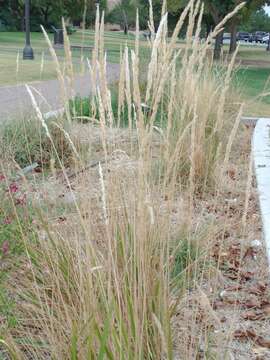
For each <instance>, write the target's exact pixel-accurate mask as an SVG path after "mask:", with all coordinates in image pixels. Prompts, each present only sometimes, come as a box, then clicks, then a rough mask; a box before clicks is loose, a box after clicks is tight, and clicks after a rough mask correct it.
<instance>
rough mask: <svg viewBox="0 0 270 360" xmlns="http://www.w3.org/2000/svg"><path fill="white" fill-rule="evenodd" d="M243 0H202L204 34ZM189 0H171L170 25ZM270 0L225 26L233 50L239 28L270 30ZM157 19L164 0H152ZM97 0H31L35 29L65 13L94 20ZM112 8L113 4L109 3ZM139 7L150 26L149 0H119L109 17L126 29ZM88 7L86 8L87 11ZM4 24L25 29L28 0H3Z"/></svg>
mask: <svg viewBox="0 0 270 360" xmlns="http://www.w3.org/2000/svg"><path fill="white" fill-rule="evenodd" d="M107 1H110V0H100V1H99V3H100V7H101V9H106V10H108V7H107ZM241 1H242V0H202V2H203V3H204V21H203V32H204V34H202V36H205V35H207V34H208V33H209V31H210V30H211V28H213V27H215V26H216V25H217V24H218V23H219V22H220V21H221V20H222V19H223V18H224V16H226V14H228V13H229V12H230V11H232V10H233V9H234V8H235V7H236V6H237V5H238V4H240V3H241ZM187 2H188V0H167V8H168V19H169V26H171V28H173V27H174V24H175V22H176V20H177V18H178V17H179V15H180V14H181V12H182V11H183V9H184V7H185V6H186V4H187ZM266 3H267V4H270V0H246V4H245V6H244V7H243V8H242V10H241V11H240V12H239V13H238V14H236V15H235V16H234V17H233V18H232V19H231V20H230V22H229V23H228V24H227V28H226V29H224V30H226V31H228V32H230V33H231V43H230V52H231V53H232V52H233V51H235V49H236V34H237V31H239V30H246V31H250V32H253V31H257V30H260V31H267V32H270V18H269V17H268V15H267V14H266V13H265V11H264V6H265V4H266ZM152 4H153V10H154V11H153V13H154V20H155V22H156V23H158V22H159V19H160V14H161V6H162V1H161V0H152ZM95 7H96V0H57V1H55V0H32V1H31V29H32V30H33V31H39V30H40V24H42V25H43V26H44V27H45V28H50V26H51V25H54V26H58V25H60V22H61V17H62V16H64V17H65V18H66V19H68V20H69V21H70V22H71V23H73V24H76V25H79V24H80V22H81V20H82V18H83V14H84V13H85V20H86V25H87V26H89V25H91V24H93V22H94V17H95ZM109 8H110V7H109ZM137 9H138V10H139V15H140V27H141V29H146V28H147V18H148V1H147V0H119V1H118V3H117V4H116V6H114V7H113V8H110V10H108V11H107V12H106V20H107V21H109V22H112V23H117V24H119V25H120V26H121V27H122V28H123V30H124V31H125V32H127V31H128V29H129V28H130V27H134V26H135V21H136V10H137ZM85 10H86V11H85ZM0 28H2V29H7V30H23V28H24V0H0ZM222 41H223V32H222V31H221V32H220V34H218V36H217V37H216V40H215V48H214V57H215V59H219V57H220V52H221V46H222Z"/></svg>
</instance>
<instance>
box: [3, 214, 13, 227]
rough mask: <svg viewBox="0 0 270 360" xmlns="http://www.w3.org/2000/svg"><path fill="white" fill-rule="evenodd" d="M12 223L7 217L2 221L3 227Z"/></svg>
mask: <svg viewBox="0 0 270 360" xmlns="http://www.w3.org/2000/svg"><path fill="white" fill-rule="evenodd" d="M11 223H12V219H11V218H10V217H9V216H7V217H6V218H5V219H4V224H5V225H9V224H11Z"/></svg>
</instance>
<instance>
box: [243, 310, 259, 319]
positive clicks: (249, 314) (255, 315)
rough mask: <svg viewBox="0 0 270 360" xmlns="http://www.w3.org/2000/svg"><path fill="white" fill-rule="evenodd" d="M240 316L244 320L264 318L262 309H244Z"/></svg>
mask: <svg viewBox="0 0 270 360" xmlns="http://www.w3.org/2000/svg"><path fill="white" fill-rule="evenodd" d="M241 317H242V318H243V319H244V320H252V321H256V320H262V319H264V318H265V315H264V313H263V311H261V310H257V311H255V310H249V311H245V312H244V313H243V314H242V315H241Z"/></svg>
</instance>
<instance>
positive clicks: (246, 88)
mask: <svg viewBox="0 0 270 360" xmlns="http://www.w3.org/2000/svg"><path fill="white" fill-rule="evenodd" d="M49 37H50V38H51V40H53V34H49ZM104 40H105V50H106V52H107V59H108V61H109V62H113V63H118V62H119V54H120V49H121V48H122V49H123V48H124V47H125V46H126V45H127V46H128V47H129V48H130V49H134V35H133V34H128V35H124V34H123V33H122V32H105V39H104ZM31 41H32V46H33V49H34V51H35V60H34V61H23V60H22V49H23V47H24V33H19V32H0V86H1V85H9V84H16V83H23V82H31V81H37V80H44V79H52V78H55V76H56V72H55V65H54V64H53V62H52V60H51V57H50V54H49V50H48V46H47V43H46V41H45V39H44V36H43V34H42V33H32V34H31ZM70 41H71V44H72V45H85V46H90V47H92V46H93V45H94V31H92V30H86V31H85V32H84V34H83V32H82V31H77V32H76V33H74V34H72V35H71V36H70ZM182 46H184V45H182ZM227 48H228V47H226V46H224V52H225V54H226V52H227ZM18 52H19V56H18ZM140 52H141V58H142V59H144V58H146V57H147V54H149V49H148V43H147V41H145V40H144V39H141V43H140ZM42 54H43V55H42ZM57 54H58V56H59V58H60V60H61V62H63V61H64V51H63V49H60V50H59V49H58V50H57ZM72 54H73V62H74V68H75V71H77V72H79V71H82V69H83V67H84V66H85V63H86V58H91V51H89V49H87V50H84V51H82V50H79V49H76V50H73V51H72ZM42 56H43V58H44V66H43V68H42V67H41V63H42ZM237 58H238V60H241V61H242V62H243V66H242V67H240V68H239V69H238V70H237V72H236V74H235V77H234V83H235V85H236V87H237V88H239V89H240V91H241V93H242V96H243V98H244V99H246V100H247V102H248V106H247V110H246V111H247V112H249V113H250V112H261V111H262V109H263V112H264V113H267V114H268V115H270V96H269V95H268V96H265V97H263V98H261V99H257V96H258V95H259V94H261V93H262V92H265V91H268V90H270V84H268V82H267V80H268V78H269V76H270V53H268V52H266V51H265V48H264V47H257V46H248V45H247V46H246V45H243V46H242V47H241V48H240V49H239V54H238V57H237ZM17 59H19V62H17ZM82 59H83V60H82ZM268 60H269V68H268V67H267V61H268ZM245 61H250V62H252V64H251V66H252V67H246V66H245ZM260 62H261V63H260ZM17 70H18V71H17ZM41 70H42V71H41ZM254 99H256V100H255V101H254ZM251 104H252V105H251Z"/></svg>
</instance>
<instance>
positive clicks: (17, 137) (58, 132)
mask: <svg viewBox="0 0 270 360" xmlns="http://www.w3.org/2000/svg"><path fill="white" fill-rule="evenodd" d="M48 128H49V132H50V135H51V138H52V141H53V145H52V141H51V140H50V139H49V137H48V136H47V135H46V132H45V130H44V128H43V127H42V126H41V125H40V124H39V122H38V121H37V119H33V118H29V119H24V120H23V119H19V120H18V121H10V122H6V123H4V124H3V125H2V129H1V135H0V149H1V153H2V154H5V156H6V157H7V158H8V159H13V160H14V161H15V162H16V163H17V164H18V165H19V166H20V167H22V168H23V167H25V166H28V165H29V164H32V163H34V162H37V163H39V164H40V165H42V166H43V167H47V166H49V164H50V160H51V159H56V160H57V159H58V157H59V158H60V160H61V161H62V162H63V163H64V164H65V165H66V166H68V165H69V164H70V163H71V162H72V160H73V153H72V149H71V146H70V143H69V141H68V140H67V139H66V137H65V135H64V132H63V130H62V129H60V128H59V127H57V126H56V125H54V124H53V123H51V122H49V123H48ZM56 152H57V154H56ZM56 165H58V166H59V163H58V162H57V161H56Z"/></svg>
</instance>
